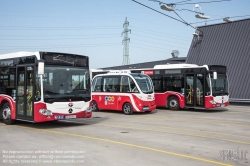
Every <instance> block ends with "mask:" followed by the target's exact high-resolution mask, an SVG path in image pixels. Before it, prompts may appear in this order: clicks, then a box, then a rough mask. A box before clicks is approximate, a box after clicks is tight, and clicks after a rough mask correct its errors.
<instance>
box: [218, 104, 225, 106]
mask: <svg viewBox="0 0 250 166" xmlns="http://www.w3.org/2000/svg"><path fill="white" fill-rule="evenodd" d="M216 106H217V107H225V104H216Z"/></svg>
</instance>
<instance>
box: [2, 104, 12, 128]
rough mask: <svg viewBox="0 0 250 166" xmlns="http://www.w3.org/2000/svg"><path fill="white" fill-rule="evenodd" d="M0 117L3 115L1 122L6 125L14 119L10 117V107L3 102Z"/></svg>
mask: <svg viewBox="0 0 250 166" xmlns="http://www.w3.org/2000/svg"><path fill="white" fill-rule="evenodd" d="M1 112H2V117H3V122H4V123H5V124H7V125H11V124H14V123H15V120H13V119H11V109H10V104H9V103H5V104H4V105H3V108H2V111H1Z"/></svg>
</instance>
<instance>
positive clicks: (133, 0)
mask: <svg viewBox="0 0 250 166" xmlns="http://www.w3.org/2000/svg"><path fill="white" fill-rule="evenodd" d="M132 1H134V2H136V3H138V4H140V5H142V6H144V7H146V8H149V9H151V10H153V11H155V12H157V13H160V14H162V15H165V16H167V17H169V18H172V19H174V20H176V21H179V22H181V23H183V24H186V25H188V26H190V27H192V28H194V29H196V28H195V27H193V26H192V25H190V24H188V23H187V22H185V21H182V20H178V19H176V18H174V17H171V16H169V15H167V14H164V13H162V12H160V11H158V10H155V9H153V8H151V7H149V6H146V5H144V4H142V3H140V2H137V1H135V0H132Z"/></svg>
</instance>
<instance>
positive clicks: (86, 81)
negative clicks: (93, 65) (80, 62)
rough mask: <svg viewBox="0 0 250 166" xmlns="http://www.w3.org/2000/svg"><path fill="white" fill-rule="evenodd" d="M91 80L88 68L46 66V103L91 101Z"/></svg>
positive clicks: (44, 80) (44, 89)
mask: <svg viewBox="0 0 250 166" xmlns="http://www.w3.org/2000/svg"><path fill="white" fill-rule="evenodd" d="M89 90H90V78H89V70H88V69H87V68H75V67H62V66H60V67H58V66H53V67H52V66H45V68H44V75H43V93H44V101H45V102H48V103H51V102H64V101H65V102H66V101H85V102H87V101H90V99H91V98H90V91H89Z"/></svg>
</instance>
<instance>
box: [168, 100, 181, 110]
mask: <svg viewBox="0 0 250 166" xmlns="http://www.w3.org/2000/svg"><path fill="white" fill-rule="evenodd" d="M168 108H169V109H170V110H178V109H180V104H179V100H178V99H177V98H176V97H170V98H169V99H168Z"/></svg>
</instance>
